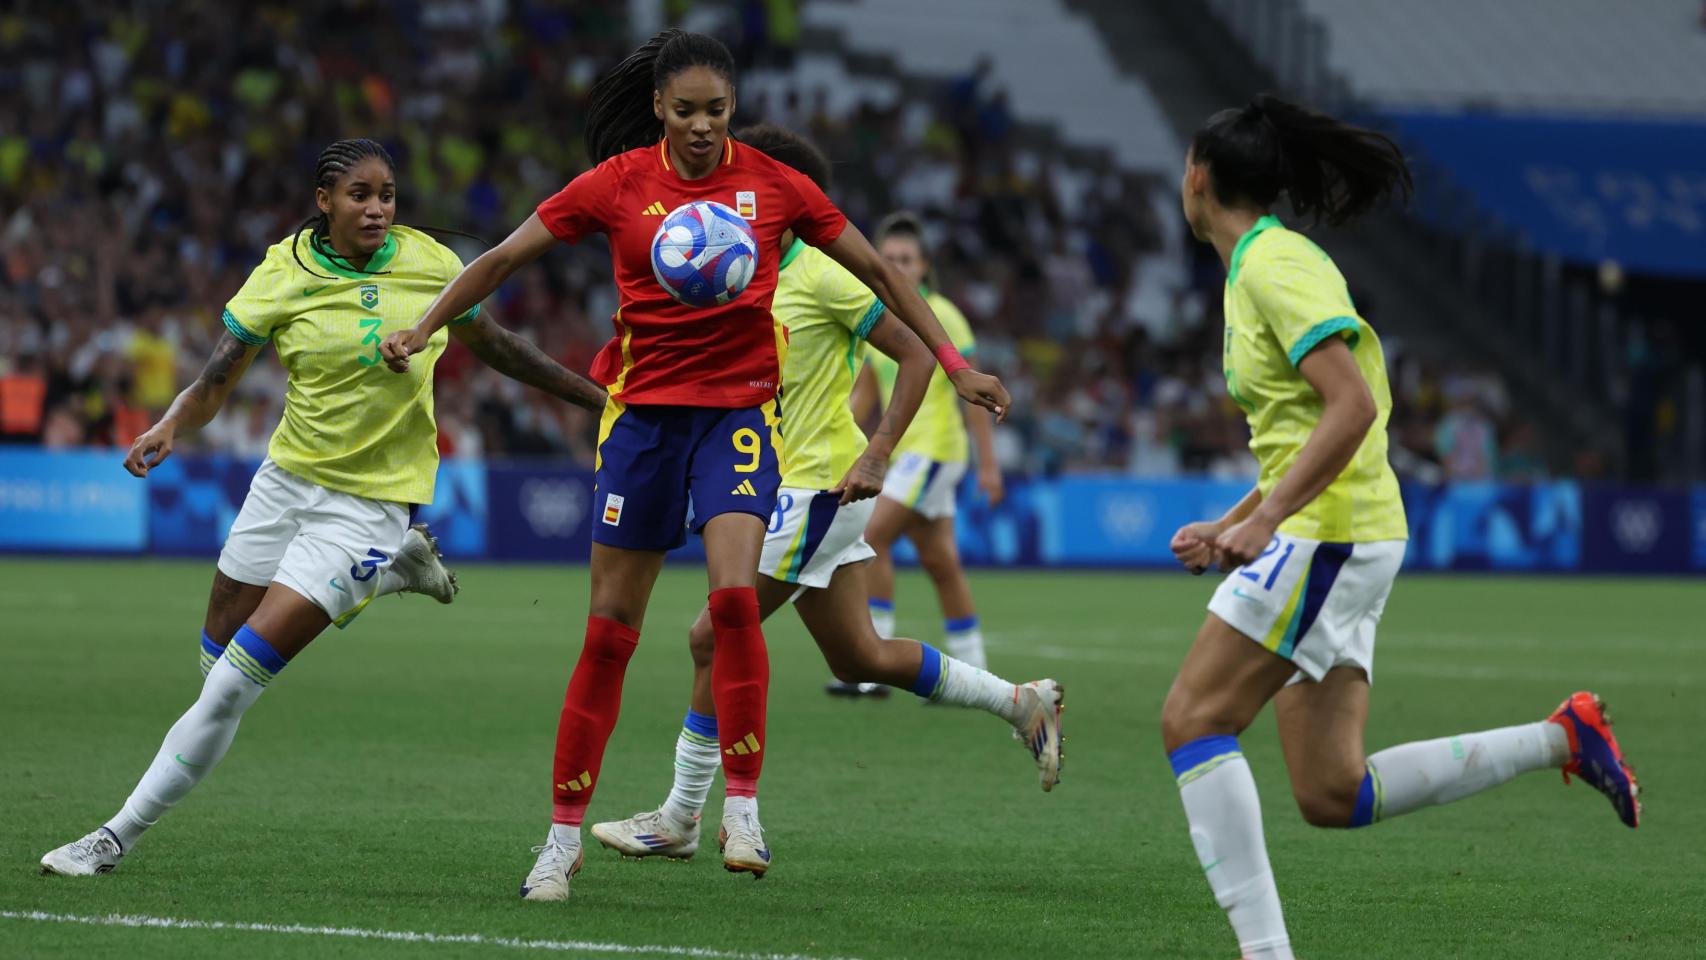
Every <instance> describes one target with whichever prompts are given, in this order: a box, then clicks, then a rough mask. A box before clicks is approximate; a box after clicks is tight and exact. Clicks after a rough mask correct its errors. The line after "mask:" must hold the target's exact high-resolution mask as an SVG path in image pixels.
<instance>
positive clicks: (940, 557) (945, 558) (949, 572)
mask: <svg viewBox="0 0 1706 960" xmlns="http://www.w3.org/2000/svg"><path fill="white" fill-rule="evenodd" d="M918 565H919V566H921V567H923V568H924V572H925V573H926V574H928V575H929V576H930V579H931V580H934V581H936V582H937V583H946V582H949V581H951V580H953V579H954V578H955V577H958V576H959V575H960V555H959V551H957V550H955V549H954V547H953V544H948V545H946V546H943V545H941V544H935V543H931V544H928V545H925V544H920V545H919V547H918Z"/></svg>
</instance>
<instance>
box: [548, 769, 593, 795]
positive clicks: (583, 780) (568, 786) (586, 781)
mask: <svg viewBox="0 0 1706 960" xmlns="http://www.w3.org/2000/svg"><path fill="white" fill-rule="evenodd" d="M590 786H592V771H591V770H582V771H581V775H580V776H578V777H576V778H574V779H573V780H570V781H569V782H568V783H559V784H557V789H558V790H567V791H569V792H570V793H580V792H581V791H582V790H585V789H586V788H587V787H590Z"/></svg>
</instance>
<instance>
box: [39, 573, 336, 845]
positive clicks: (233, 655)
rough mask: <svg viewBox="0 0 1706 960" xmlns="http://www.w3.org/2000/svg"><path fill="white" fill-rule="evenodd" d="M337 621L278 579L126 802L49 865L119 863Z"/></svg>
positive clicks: (208, 769)
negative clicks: (262, 697) (278, 679)
mask: <svg viewBox="0 0 1706 960" xmlns="http://www.w3.org/2000/svg"><path fill="white" fill-rule="evenodd" d="M233 582H235V581H233ZM216 583H217V581H216ZM238 596H239V597H241V596H242V594H238ZM330 623H331V619H330V618H329V617H327V616H326V613H325V611H323V610H321V609H320V608H319V607H318V606H315V605H314V603H313V602H312V601H310V600H308V598H306V597H304V596H302V595H301V594H298V593H297V592H296V591H294V590H292V589H290V588H289V587H286V586H284V585H282V584H277V583H275V584H273V585H271V586H270V587H269V588H267V589H266V591H265V592H264V595H263V597H262V599H261V601H260V603H259V605H258V606H257V607H256V608H255V610H254V611H253V613H252V614H251V615H250V616H249V617H248V619H247V622H246V623H244V624H243V625H242V626H240V627H238V628H237V629H236V631H235V636H234V637H233V638H232V640H231V642H230V644H229V645H228V647H227V649H226V650H225V651H224V654H223V656H221V657H219V658H218V659H217V660H216V661H215V662H214V663H213V665H212V666H211V668H210V669H209V671H208V674H207V679H206V680H204V681H203V682H202V688H201V694H200V696H199V697H198V698H197V699H196V702H195V703H194V704H193V705H192V706H191V707H190V708H189V710H188V711H186V712H185V713H184V715H183V716H182V717H179V718H178V721H177V723H175V724H173V725H172V728H171V729H170V730H168V731H167V732H166V737H165V740H164V741H163V742H162V743H161V745H160V750H159V752H158V753H157V754H155V757H154V762H153V763H151V764H150V765H149V767H148V770H147V772H145V773H144V774H143V775H142V779H141V781H140V782H138V783H137V785H136V789H135V790H133V791H132V792H131V794H130V798H129V799H127V800H126V801H125V803H124V807H123V808H122V809H120V810H119V812H118V813H117V814H115V815H114V816H113V818H112V819H111V820H108V821H107V823H106V825H105V826H103V827H101V828H100V829H99V830H96V831H94V832H93V833H90V834H88V835H87V836H85V837H83V838H82V839H80V840H77V841H74V842H72V843H68V844H66V845H65V846H62V847H59V848H58V849H55V850H53V851H50V852H49V853H48V854H47V855H46V856H44V857H42V861H41V864H42V871H43V872H44V873H57V874H62V875H67V876H90V875H93V874H97V873H107V872H109V871H111V870H112V869H113V867H115V866H117V864H118V862H119V859H120V858H121V857H123V856H125V855H126V854H127V853H128V852H129V851H130V850H131V849H132V848H133V847H134V846H135V845H136V842H137V841H138V840H140V839H141V838H142V835H143V833H144V832H145V831H147V830H148V828H149V827H152V826H153V825H154V824H155V823H157V822H159V820H160V818H161V817H162V816H164V815H165V813H166V811H168V810H170V809H171V808H172V807H174V806H176V805H177V803H178V802H179V801H180V800H182V799H183V798H184V797H185V796H186V795H188V794H189V792H190V790H192V789H194V787H195V786H196V784H198V783H200V782H201V781H202V779H203V778H205V777H206V776H207V774H208V773H209V772H211V771H212V769H213V767H214V766H215V765H217V764H218V763H219V761H220V759H221V758H223V757H224V756H225V752H226V751H227V750H228V749H230V747H231V741H232V740H233V739H234V738H235V737H236V736H237V725H238V723H239V722H240V721H241V720H242V718H243V714H244V712H245V711H247V710H248V709H249V708H250V707H251V706H253V705H254V703H255V701H256V700H258V699H259V698H260V695H261V693H262V692H263V691H265V690H266V688H267V686H268V685H269V684H270V683H272V681H273V678H274V677H276V676H277V675H278V673H279V672H280V671H281V670H283V669H284V667H285V666H286V664H288V663H289V662H290V661H291V660H292V659H294V658H295V657H296V655H297V654H299V653H301V652H302V650H303V649H304V648H306V647H307V646H308V644H309V643H310V642H312V641H313V639H314V638H315V637H317V636H319V635H320V633H321V631H323V630H325V629H326V626H327V625H328V624H330Z"/></svg>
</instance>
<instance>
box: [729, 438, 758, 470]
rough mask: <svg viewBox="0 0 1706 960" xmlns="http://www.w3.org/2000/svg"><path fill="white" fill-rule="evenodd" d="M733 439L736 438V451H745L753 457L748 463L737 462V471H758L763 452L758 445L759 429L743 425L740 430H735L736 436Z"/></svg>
mask: <svg viewBox="0 0 1706 960" xmlns="http://www.w3.org/2000/svg"><path fill="white" fill-rule="evenodd" d="M732 439H733V440H734V445H735V452H736V453H744V454H746V455H747V456H749V457H751V458H752V459H751V460H750V461H749V462H747V463H737V464H735V472H736V473H754V472H756V471H757V470H758V463H759V459H760V456H761V454H762V449H761V448H760V447H759V445H758V431H757V430H754V429H752V428H751V427H741V428H740V429H739V430H736V431H735V432H734V437H733V438H732Z"/></svg>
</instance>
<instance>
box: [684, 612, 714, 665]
mask: <svg viewBox="0 0 1706 960" xmlns="http://www.w3.org/2000/svg"><path fill="white" fill-rule="evenodd" d="M687 649H688V651H689V652H691V653H692V654H693V665H694V666H696V667H708V666H710V665H711V658H712V656H713V655H714V654H715V653H716V650H717V633H716V631H715V630H713V629H711V618H710V617H705V616H701V617H700V618H699V619H698V620H695V621H694V622H693V627H692V629H690V630H688V631H687Z"/></svg>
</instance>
